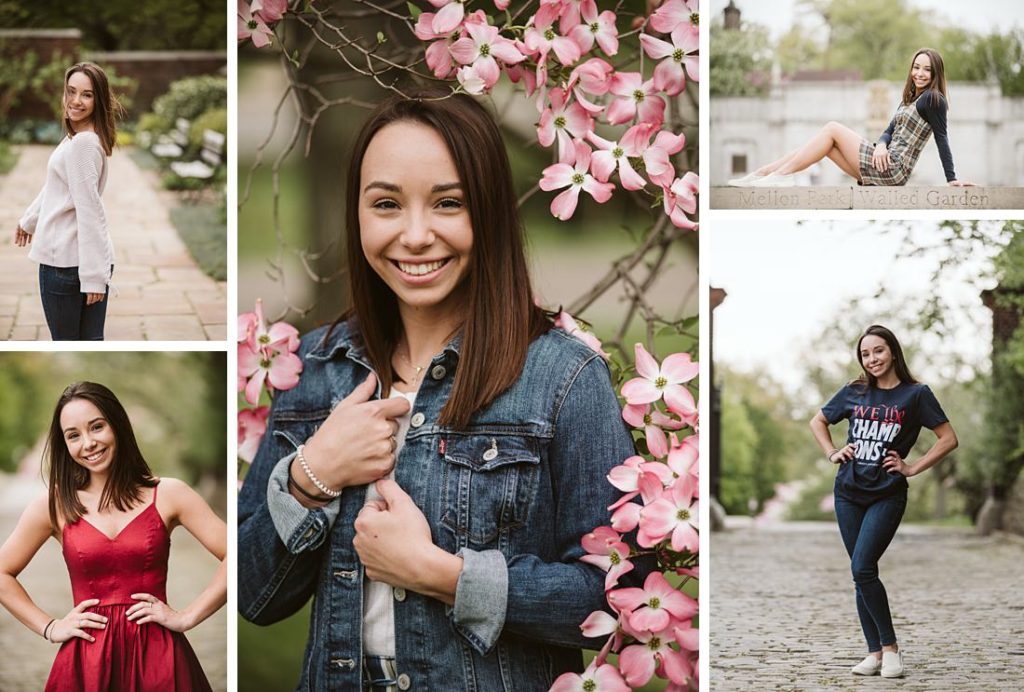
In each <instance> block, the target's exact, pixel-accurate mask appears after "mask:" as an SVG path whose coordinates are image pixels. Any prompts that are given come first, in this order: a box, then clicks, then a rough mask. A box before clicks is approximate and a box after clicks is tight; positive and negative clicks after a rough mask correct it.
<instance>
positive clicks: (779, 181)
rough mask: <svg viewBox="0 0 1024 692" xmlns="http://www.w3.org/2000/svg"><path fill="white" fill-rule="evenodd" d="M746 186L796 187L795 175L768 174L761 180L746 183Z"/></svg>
mask: <svg viewBox="0 0 1024 692" xmlns="http://www.w3.org/2000/svg"><path fill="white" fill-rule="evenodd" d="M747 185H749V186H750V187H793V186H794V185H796V175H795V174H793V173H787V174H786V175H779V174H778V173H770V174H768V175H766V176H764V177H763V178H758V179H757V180H754V181H752V182H750V183H747Z"/></svg>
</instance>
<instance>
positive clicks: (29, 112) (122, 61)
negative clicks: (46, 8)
mask: <svg viewBox="0 0 1024 692" xmlns="http://www.w3.org/2000/svg"><path fill="white" fill-rule="evenodd" d="M81 43H82V32H81V31H79V30H78V29H4V30H0V46H3V48H4V51H5V52H11V51H19V50H23V51H33V52H35V53H36V54H38V55H39V57H40V63H41V64H46V63H48V62H50V60H52V59H53V57H54V56H57V55H59V56H61V57H63V58H64V59H65V61H66V62H67V63H68V66H70V65H71V64H72V63H73V62H74V61H78V60H90V61H92V62H95V63H96V64H98V65H100V66H101V67H103V68H112V69H113V70H114V71H115V72H116V73H117V74H118V75H120V76H122V77H131V78H132V79H134V80H135V81H136V82H137V84H138V88H137V90H136V91H135V93H134V95H133V96H132V108H131V110H130V111H129V113H128V118H129V119H132V120H134V119H135V118H138V117H139V116H140V115H142V114H143V113H145V112H146V111H148V110H150V108H151V107H152V105H153V100H154V99H156V97H158V96H160V94H162V93H164V92H165V91H167V88H168V87H169V86H170V84H171V82H174V81H176V80H178V79H181V78H183V77H191V76H197V75H204V74H221V75H224V74H226V73H227V53H226V52H224V51H121V52H110V53H103V52H89V51H83V50H82V46H81ZM2 68H3V66H2V65H0V69H2ZM59 98H60V94H59V93H58V94H54V95H53V99H54V100H57V99H59ZM52 117H53V104H52V103H50V102H48V101H47V100H42V99H37V98H35V97H32V96H31V95H26V96H25V97H23V98H22V99H21V101H20V103H19V104H18V106H17V107H16V108H14V109H13V110H12V111H11V113H10V118H11V119H19V118H36V119H45V118H52Z"/></svg>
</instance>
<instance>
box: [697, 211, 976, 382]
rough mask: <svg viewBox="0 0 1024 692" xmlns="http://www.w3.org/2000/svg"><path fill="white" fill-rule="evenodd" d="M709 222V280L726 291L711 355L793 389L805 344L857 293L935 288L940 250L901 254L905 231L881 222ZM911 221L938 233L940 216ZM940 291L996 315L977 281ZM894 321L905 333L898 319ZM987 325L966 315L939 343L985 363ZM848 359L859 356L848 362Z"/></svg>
mask: <svg viewBox="0 0 1024 692" xmlns="http://www.w3.org/2000/svg"><path fill="white" fill-rule="evenodd" d="M713 223H714V227H715V232H714V233H713V234H708V235H707V236H704V241H703V242H706V243H708V244H709V248H708V250H707V254H706V257H708V258H709V259H710V262H709V263H708V264H709V269H708V279H709V281H710V284H711V286H712V287H716V288H723V289H725V291H726V292H727V294H728V296H727V297H726V299H725V302H723V303H722V305H721V306H720V307H719V308H717V309H716V310H715V313H714V343H713V348H714V358H715V361H716V362H717V363H722V364H723V365H728V366H729V367H732V368H734V369H738V370H742V371H744V372H757V371H759V370H762V369H768V370H770V371H771V373H772V375H773V376H774V377H775V378H776V380H777V381H779V382H781V383H782V384H783V385H784V386H786V388H787V389H789V390H790V392H791V393H798V392H799V390H800V386H801V383H802V382H803V381H804V374H803V373H804V370H805V363H804V362H803V360H802V354H803V352H804V349H805V348H806V347H807V344H808V343H810V342H811V341H812V340H813V338H814V337H815V336H816V335H818V334H819V333H820V332H821V331H822V329H823V327H824V326H825V325H826V324H828V323H830V321H831V320H832V319H833V317H834V316H835V314H837V313H841V312H842V311H843V310H844V309H845V308H846V306H848V305H849V304H850V302H851V301H855V300H857V299H859V298H862V297H867V296H870V295H872V294H873V293H874V292H875V291H876V289H878V288H879V286H884V287H885V288H886V290H887V292H890V293H891V294H892V295H894V296H896V297H901V296H908V297H909V296H916V295H920V294H921V293H922V292H923V291H925V290H929V289H930V286H929V281H930V275H929V272H930V267H931V265H932V264H933V262H934V258H924V259H921V260H908V259H897V258H896V256H895V255H896V254H897V252H898V250H899V248H900V240H901V238H902V235H901V233H900V232H892V229H889V228H886V225H885V224H879V223H876V224H870V223H869V222H867V221H842V222H840V221H830V222H826V221H809V222H805V223H804V224H803V225H799V226H798V225H797V223H796V222H795V221H782V220H780V221H776V220H767V221H765V220H760V219H759V220H757V221H735V220H730V221H725V220H718V219H716V220H715V221H714V222H713ZM915 223H916V224H917V230H916V232H919V233H923V234H924V235H923V236H922V237H924V238H927V237H934V235H933V234H934V233H935V230H934V222H930V221H919V222H915ZM737 248H742V252H738V251H737ZM984 263H985V259H984V258H981V257H979V258H977V260H976V261H975V263H974V264H973V265H969V266H968V267H966V268H965V273H970V274H977V272H979V271H980V270H981V268H982V266H983V264H984ZM943 294H944V296H945V297H947V298H948V299H950V300H952V301H955V302H957V303H970V304H973V305H974V306H975V309H976V310H977V311H978V313H977V314H979V315H981V316H982V319H983V320H984V323H985V324H990V323H991V322H990V320H989V319H988V314H989V313H988V310H987V309H986V308H985V307H984V306H982V304H981V301H980V298H979V296H978V291H977V288H976V287H975V286H973V285H970V284H968V283H967V282H966V281H960V280H956V279H954V280H950V281H947V283H946V284H945V285H944V287H943ZM863 326H864V327H866V326H867V325H863ZM888 326H890V328H892V329H893V330H894V331H895V332H897V336H899V332H900V329H899V325H898V324H892V325H888ZM989 329H990V327H989V328H985V329H980V330H979V329H978V328H977V326H976V325H969V324H965V325H964V326H963V328H962V330H961V333H960V334H958V336H957V338H956V339H955V344H945V343H944V344H942V346H941V347H942V348H955V349H957V352H958V353H959V354H960V355H962V356H964V357H966V359H967V360H968V361H969V362H972V363H977V364H979V365H980V364H983V363H984V362H985V361H986V357H987V355H988V353H989V351H990V348H991V332H990V331H989ZM851 353H852V345H851ZM851 361H852V356H851ZM851 368H853V369H856V364H855V363H853V362H851ZM923 374H924V375H925V376H927V375H928V374H929V373H927V372H925V373H923Z"/></svg>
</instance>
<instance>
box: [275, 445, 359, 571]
mask: <svg viewBox="0 0 1024 692" xmlns="http://www.w3.org/2000/svg"><path fill="white" fill-rule="evenodd" d="M293 459H295V454H289V455H288V456H286V457H285V458H284V459H282V460H281V461H279V462H277V465H276V466H274V470H273V471H271V472H270V480H269V481H268V482H267V509H268V510H269V511H270V518H271V520H272V521H273V522H274V528H275V529H277V535H278V536H280V537H281V541H282V542H283V543H284V544H285V547H287V548H288V552H289V553H292V554H297V553H301V552H305V551H308V550H316V549H317V548H319V547H320V546H321V545H322V544H323V542H324V541H325V540H327V537H328V536H329V535H330V533H331V527H332V526H334V520H335V519H337V518H338V508H339V507H340V505H341V501H340V500H338V499H337V498H335V499H334V500H331V501H330V502H329V503H327V504H326V505H325V506H323V507H318V508H314V509H309V508H306V507H303V506H302V504H301V503H300V502H299V501H298V500H296V499H295V498H294V497H293V496H292V494H291V493H290V492H289V491H288V474H289V473H291V463H292V460H293Z"/></svg>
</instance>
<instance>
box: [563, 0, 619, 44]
mask: <svg viewBox="0 0 1024 692" xmlns="http://www.w3.org/2000/svg"><path fill="white" fill-rule="evenodd" d="M579 11H580V14H582V15H583V23H581V24H577V25H576V26H575V27H573V29H572V30H571V31H570V32H569V37H570V38H572V39H573V40H574V41H576V43H577V45H579V47H580V49H581V50H582V51H583V52H584V53H588V52H590V51H591V50H592V49H593V48H594V42H595V41H596V42H597V45H598V46H600V47H601V50H602V51H604V54H605V55H609V56H611V55H615V54H616V53H618V52H619V32H618V30H617V29H616V28H615V13H614V12H612V11H611V10H605V11H604V12H602V13H600V14H598V13H597V5H596V4H594V2H593V0H591V2H589V3H584V4H583V5H581V6H580V9H579ZM562 32H563V33H564V32H565V29H564V28H563V29H562Z"/></svg>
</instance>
